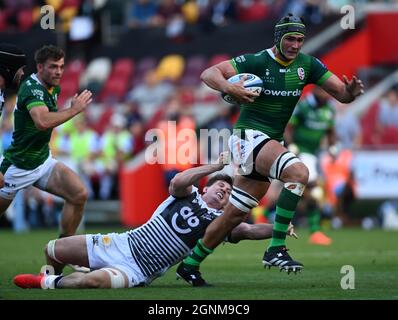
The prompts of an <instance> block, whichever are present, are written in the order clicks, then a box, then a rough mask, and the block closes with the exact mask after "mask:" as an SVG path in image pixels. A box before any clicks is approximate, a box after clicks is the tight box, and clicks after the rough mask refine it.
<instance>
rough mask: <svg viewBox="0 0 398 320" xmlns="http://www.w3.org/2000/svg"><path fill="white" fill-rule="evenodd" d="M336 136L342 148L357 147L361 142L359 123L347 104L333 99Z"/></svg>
mask: <svg viewBox="0 0 398 320" xmlns="http://www.w3.org/2000/svg"><path fill="white" fill-rule="evenodd" d="M335 110H336V120H335V127H336V131H335V133H336V138H337V142H338V143H339V144H340V146H341V148H342V149H357V148H359V147H360V146H361V144H362V141H361V140H362V133H361V125H360V123H359V120H358V117H357V116H356V115H355V114H354V113H353V112H352V109H350V105H349V104H342V103H340V102H338V101H335Z"/></svg>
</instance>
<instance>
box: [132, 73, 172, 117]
mask: <svg viewBox="0 0 398 320" xmlns="http://www.w3.org/2000/svg"><path fill="white" fill-rule="evenodd" d="M174 90H175V89H174V86H173V85H172V84H170V83H168V82H164V81H160V80H159V77H158V76H157V74H156V71H155V70H150V71H148V72H147V73H146V74H145V77H144V82H143V83H142V84H139V85H138V86H136V87H135V88H133V90H131V91H130V92H129V93H128V94H127V101H129V102H130V103H136V104H137V105H138V107H139V112H140V113H141V114H142V116H143V117H144V119H146V120H147V119H148V118H150V117H151V116H152V115H153V114H154V113H155V112H156V109H157V108H158V107H159V106H160V105H161V104H162V103H164V101H166V100H168V99H169V97H170V96H171V95H172V94H173V92H174Z"/></svg>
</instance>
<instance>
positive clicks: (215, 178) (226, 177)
mask: <svg viewBox="0 0 398 320" xmlns="http://www.w3.org/2000/svg"><path fill="white" fill-rule="evenodd" d="M217 181H225V182H226V183H228V184H229V185H230V186H231V187H232V185H233V183H234V179H233V178H232V177H231V176H230V175H227V174H222V173H219V174H216V175H214V176H212V177H211V178H210V179H209V180H208V181H207V183H206V187H210V186H212V185H213V184H215V183H216V182H217Z"/></svg>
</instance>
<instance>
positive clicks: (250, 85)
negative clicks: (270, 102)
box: [221, 73, 264, 104]
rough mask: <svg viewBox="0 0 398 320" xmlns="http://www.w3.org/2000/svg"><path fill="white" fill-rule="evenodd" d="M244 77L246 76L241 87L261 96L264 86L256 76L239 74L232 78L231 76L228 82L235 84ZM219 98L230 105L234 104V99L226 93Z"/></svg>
mask: <svg viewBox="0 0 398 320" xmlns="http://www.w3.org/2000/svg"><path fill="white" fill-rule="evenodd" d="M244 76H246V80H245V82H244V83H243V86H244V87H245V88H246V89H247V90H250V91H252V92H258V93H260V94H261V92H262V91H263V89H264V84H263V80H261V78H260V77H258V76H256V75H255V74H252V73H239V74H236V75H234V76H232V77H231V78H229V79H228V82H231V83H237V82H239V81H240V80H241V79H242V78H243V77H244ZM221 97H222V98H223V99H224V101H226V102H228V103H232V104H235V103H236V102H235V101H234V99H233V98H232V97H231V96H230V95H229V94H226V93H224V92H223V93H222V94H221Z"/></svg>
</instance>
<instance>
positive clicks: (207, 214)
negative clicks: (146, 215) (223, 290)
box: [14, 152, 297, 289]
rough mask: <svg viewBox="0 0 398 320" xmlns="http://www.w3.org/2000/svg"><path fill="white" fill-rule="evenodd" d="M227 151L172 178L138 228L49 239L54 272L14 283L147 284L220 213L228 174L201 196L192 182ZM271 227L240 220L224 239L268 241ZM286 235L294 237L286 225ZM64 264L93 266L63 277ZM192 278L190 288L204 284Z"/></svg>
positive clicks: (210, 184) (214, 179)
mask: <svg viewBox="0 0 398 320" xmlns="http://www.w3.org/2000/svg"><path fill="white" fill-rule="evenodd" d="M227 154H228V152H224V153H221V155H220V157H219V159H218V161H217V163H215V164H210V165H205V166H201V167H195V168H191V169H187V170H185V171H183V172H181V173H178V174H177V175H176V176H175V177H174V178H173V179H172V181H171V183H170V187H169V192H170V196H169V197H168V198H167V199H166V200H165V201H164V202H162V203H161V204H160V205H159V207H158V208H157V209H156V211H155V212H154V213H153V215H152V217H151V219H150V220H149V221H148V222H146V223H145V224H144V225H142V226H141V227H139V228H137V229H134V230H130V231H127V232H124V233H110V234H107V235H101V234H96V235H94V234H88V235H77V236H73V237H68V238H63V239H58V240H51V241H50V242H49V243H48V244H47V246H46V249H45V255H46V258H47V263H48V265H50V266H52V267H53V268H54V271H55V273H56V274H55V275H47V274H46V273H44V272H43V273H42V274H40V275H32V274H21V275H17V276H16V277H15V278H14V283H15V284H16V285H17V286H19V287H22V288H43V289H48V288H52V289H53V288H127V287H136V286H142V285H149V284H150V283H151V282H152V281H153V280H154V279H156V278H158V277H160V276H162V275H163V274H164V273H165V272H166V271H167V270H168V269H169V268H170V267H171V266H173V265H174V264H176V263H178V262H179V261H181V259H183V258H184V257H185V256H186V255H188V254H189V252H190V251H191V250H192V248H193V247H194V246H195V244H196V242H197V240H198V239H199V238H200V237H202V236H203V234H204V232H205V230H206V228H207V226H208V225H209V224H210V223H211V222H212V221H213V220H215V219H218V217H219V216H220V215H222V213H223V211H222V210H223V208H224V206H225V205H226V204H227V202H228V197H229V195H230V193H231V189H232V178H231V177H230V176H228V175H225V174H220V173H218V174H215V175H213V176H212V177H211V178H210V179H209V180H208V182H207V184H206V187H205V188H204V189H203V194H202V195H201V194H200V193H199V192H198V189H197V188H196V187H195V186H193V184H194V183H196V182H198V181H199V180H200V179H202V178H204V177H205V176H207V175H210V174H213V173H216V172H217V171H219V170H221V169H222V168H223V167H224V165H225V159H226V157H227ZM271 234H272V225H270V224H255V225H250V224H247V223H241V224H239V225H238V226H237V227H236V228H234V229H233V230H232V232H231V233H230V234H229V235H228V236H227V239H225V240H226V241H229V242H231V243H238V242H239V241H240V240H244V239H251V240H255V239H266V238H269V237H270V236H271ZM289 235H292V236H294V237H297V236H296V234H295V233H294V230H293V227H292V226H290V229H289ZM67 263H72V264H78V265H81V266H86V267H89V268H91V269H92V270H93V271H92V272H90V273H87V274H84V273H81V272H75V273H72V274H70V275H68V276H62V275H61V272H62V269H63V266H64V265H65V264H67ZM195 280H196V279H192V280H191V284H192V285H194V286H203V285H206V283H198V282H197V281H195Z"/></svg>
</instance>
